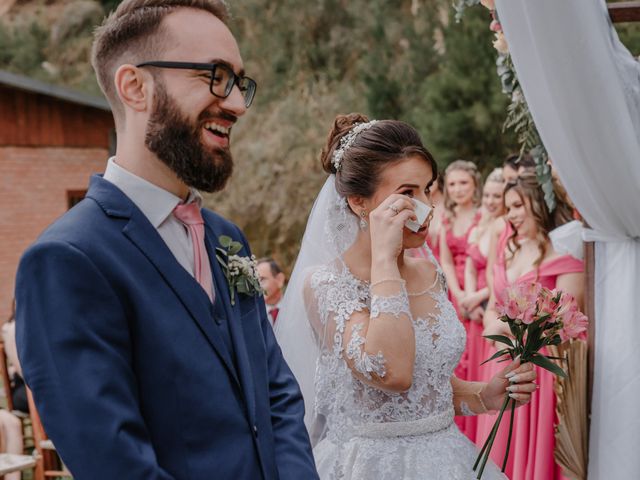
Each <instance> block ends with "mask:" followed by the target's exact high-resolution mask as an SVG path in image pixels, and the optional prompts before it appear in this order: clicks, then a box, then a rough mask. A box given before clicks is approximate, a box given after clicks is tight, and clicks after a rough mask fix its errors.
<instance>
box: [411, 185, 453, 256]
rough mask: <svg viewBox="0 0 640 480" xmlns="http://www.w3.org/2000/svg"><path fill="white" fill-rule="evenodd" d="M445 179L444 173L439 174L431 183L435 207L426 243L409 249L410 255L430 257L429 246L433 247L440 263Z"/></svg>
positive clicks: (434, 254)
mask: <svg viewBox="0 0 640 480" xmlns="http://www.w3.org/2000/svg"><path fill="white" fill-rule="evenodd" d="M443 189H444V179H443V177H442V175H438V178H437V179H436V181H435V182H433V183H432V184H431V188H430V189H429V194H430V198H431V207H432V208H433V212H432V217H431V223H430V224H429V231H428V233H427V236H426V237H425V243H426V245H425V246H423V247H420V248H412V249H410V250H408V252H409V255H410V256H412V257H418V258H430V257H429V253H428V252H427V247H428V248H429V249H431V253H433V256H434V257H435V259H436V260H437V261H438V263H440V229H441V228H442V217H443V215H444V196H443V193H442V191H443Z"/></svg>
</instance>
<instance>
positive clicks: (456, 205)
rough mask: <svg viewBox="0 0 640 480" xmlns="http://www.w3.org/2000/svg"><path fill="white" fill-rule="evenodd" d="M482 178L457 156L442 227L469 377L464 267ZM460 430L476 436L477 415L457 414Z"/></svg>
mask: <svg viewBox="0 0 640 480" xmlns="http://www.w3.org/2000/svg"><path fill="white" fill-rule="evenodd" d="M481 197H482V181H481V178H480V173H479V172H478V168H477V167H476V165H475V164H474V163H472V162H468V161H466V160H456V161H455V162H453V163H451V164H450V165H449V166H448V167H447V169H446V170H445V175H444V207H445V212H444V217H443V221H442V229H441V231H440V262H441V264H442V270H443V271H444V274H445V277H446V279H447V285H448V287H449V299H450V300H451V302H452V303H453V306H454V308H455V309H456V312H457V313H458V317H459V318H460V321H461V322H462V324H463V326H464V328H465V331H466V333H467V343H466V347H465V350H464V352H463V354H462V357H461V359H460V363H459V365H458V366H457V367H456V370H455V374H456V377H458V378H461V379H464V380H467V379H469V378H471V377H469V372H468V370H469V338H470V335H469V327H470V323H469V319H468V318H467V316H466V315H465V313H466V312H464V311H463V310H462V308H461V303H462V301H463V300H464V298H465V290H464V289H465V284H464V270H465V263H466V259H467V245H468V240H469V233H470V232H471V230H472V229H473V227H475V226H476V225H477V224H478V222H479V221H480V210H479V207H480V199H481ZM456 423H457V424H458V426H459V427H460V430H462V432H463V433H464V434H465V435H467V436H468V437H469V438H470V439H471V440H474V437H475V429H476V418H475V417H457V418H456Z"/></svg>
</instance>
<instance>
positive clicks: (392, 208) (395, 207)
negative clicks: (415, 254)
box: [369, 193, 416, 261]
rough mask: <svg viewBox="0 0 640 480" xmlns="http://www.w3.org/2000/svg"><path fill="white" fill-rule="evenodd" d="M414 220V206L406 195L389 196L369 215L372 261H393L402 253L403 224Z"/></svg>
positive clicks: (395, 194)
mask: <svg viewBox="0 0 640 480" xmlns="http://www.w3.org/2000/svg"><path fill="white" fill-rule="evenodd" d="M409 219H413V220H416V215H415V205H414V204H413V202H412V201H411V199H409V198H408V197H407V196H406V195H400V194H398V193H394V194H391V195H389V196H388V197H387V198H386V199H385V200H384V201H383V202H382V203H381V204H380V205H378V207H377V208H376V209H374V210H373V211H372V212H371V214H370V215H369V229H370V230H371V253H372V256H373V258H374V259H380V260H393V261H395V260H396V259H397V258H398V256H400V253H401V252H402V237H403V230H404V224H405V222H406V221H407V220H409Z"/></svg>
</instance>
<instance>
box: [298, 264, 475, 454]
mask: <svg viewBox="0 0 640 480" xmlns="http://www.w3.org/2000/svg"><path fill="white" fill-rule="evenodd" d="M437 268H438V275H437V280H436V282H435V283H434V284H433V285H432V286H430V287H429V288H427V289H426V290H425V291H423V292H411V291H409V292H408V297H407V296H406V295H405V296H404V297H403V298H404V302H405V305H404V306H402V305H398V304H397V299H396V301H395V307H393V308H395V309H396V311H398V312H402V311H405V312H406V311H408V312H410V313H411V317H412V318H413V326H414V329H415V330H414V331H415V342H416V358H415V366H414V373H413V383H412V386H411V388H410V389H409V390H408V391H407V392H403V393H393V392H388V391H383V390H380V389H378V388H375V387H373V386H370V385H367V384H365V383H363V382H362V381H360V380H359V379H358V378H357V377H355V376H354V375H353V373H352V371H351V370H350V368H349V366H348V365H347V363H346V361H345V354H347V353H348V349H350V348H351V349H353V347H354V346H353V345H351V344H352V343H353V340H352V341H351V342H349V345H343V340H342V333H343V332H344V331H345V328H347V327H348V326H349V319H350V317H351V315H352V314H353V313H354V312H362V311H365V312H366V311H370V310H372V305H371V298H370V288H369V284H368V283H367V282H364V281H361V280H359V279H357V278H356V277H355V276H354V275H353V274H352V273H351V272H350V271H349V269H348V268H347V267H346V265H345V264H344V263H343V262H342V261H336V262H334V263H332V264H331V265H325V266H323V267H321V268H319V269H317V270H315V271H314V272H313V273H312V274H311V275H310V277H309V286H310V288H311V290H312V291H313V295H314V300H315V302H314V303H315V305H313V309H315V310H316V312H309V313H310V318H315V320H313V319H312V320H311V321H312V323H314V325H313V327H314V330H315V331H316V333H317V334H318V341H319V342H320V344H321V345H320V346H321V351H320V357H319V359H318V363H317V368H316V376H315V390H316V405H315V408H316V412H317V413H319V414H321V415H322V416H324V418H325V420H326V427H327V435H328V437H329V438H330V439H331V440H332V441H334V442H337V443H339V442H340V441H346V440H348V439H349V438H350V437H351V436H352V435H353V432H354V431H357V429H358V428H359V427H360V426H362V425H366V424H374V423H384V422H410V421H414V420H420V419H423V418H426V417H435V416H438V415H441V414H444V413H447V412H450V411H451V409H452V408H453V395H452V390H451V384H450V379H451V375H452V374H453V370H454V368H455V366H456V365H457V364H458V361H459V359H460V356H461V354H462V351H463V349H464V345H465V332H464V328H463V327H462V325H461V324H460V321H459V320H458V318H457V316H456V312H455V310H454V308H453V306H452V304H451V302H450V301H449V300H448V299H447V292H446V287H445V282H444V276H443V275H442V272H441V270H440V269H439V267H437ZM373 303H374V305H373V315H371V316H372V317H375V313H376V310H377V308H378V307H377V305H376V303H377V299H375V298H374V302H373ZM406 303H408V304H409V305H406ZM387 311H388V310H387ZM314 313H315V315H314ZM322 332H325V334H323V333H322ZM328 332H334V333H328ZM357 341H360V340H357ZM350 358H352V357H350ZM372 361H373V362H374V365H373V367H375V366H376V365H375V358H374V359H373V360H372ZM381 365H382V364H378V365H377V366H378V367H381ZM373 367H372V368H373ZM381 368H383V367H381ZM372 371H374V372H375V370H372Z"/></svg>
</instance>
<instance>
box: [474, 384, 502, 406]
mask: <svg viewBox="0 0 640 480" xmlns="http://www.w3.org/2000/svg"><path fill="white" fill-rule="evenodd" d="M488 385H489V384H488V383H483V384H482V386H481V387H480V388H479V389H478V390H477V391H476V397H477V399H478V403H479V404H480V406H481V407H482V408H483V409H484V412H481V413H487V412H491V411H495V410H498V409H497V408H494V406H493V405H492V404H491V401H490V399H489V398H487V393H486V390H487V386H488Z"/></svg>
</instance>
